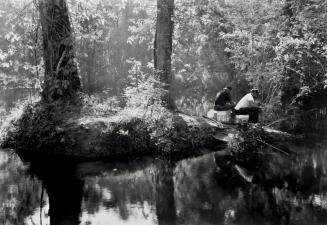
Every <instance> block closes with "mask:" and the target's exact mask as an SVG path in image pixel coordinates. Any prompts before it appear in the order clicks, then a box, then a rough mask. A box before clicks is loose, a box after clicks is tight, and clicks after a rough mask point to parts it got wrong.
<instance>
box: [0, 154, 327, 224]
mask: <svg viewBox="0 0 327 225" xmlns="http://www.w3.org/2000/svg"><path fill="white" fill-rule="evenodd" d="M311 152H313V153H310V154H305V155H303V157H298V158H294V159H289V162H285V161H283V160H282V159H280V158H278V157H277V158H275V159H274V160H275V161H274V160H270V161H269V163H268V164H267V165H268V166H267V167H266V168H265V171H259V172H258V173H257V174H256V177H257V179H256V183H255V184H253V183H248V182H247V181H245V180H244V179H242V177H241V176H240V175H239V174H237V173H234V174H233V173H232V174H226V173H225V172H223V171H222V170H221V169H220V168H219V167H218V166H217V165H216V164H215V161H214V160H213V154H208V155H204V156H202V157H197V158H192V159H186V160H182V161H180V162H176V163H175V164H172V163H169V162H167V161H162V160H159V159H158V160H154V159H150V160H142V161H135V162H133V163H106V162H90V163H71V162H68V163H64V162H62V161H60V163H59V162H55V161H52V162H51V161H50V162H48V161H47V162H45V161H43V163H35V162H32V163H31V166H30V167H29V170H27V167H26V166H24V164H23V163H21V162H20V160H19V159H18V158H17V157H15V156H12V157H7V155H6V154H5V153H3V152H0V156H1V157H0V161H1V162H0V177H1V179H0V182H1V186H0V210H1V211H0V224H10V225H11V224H12V225H16V224H41V221H43V224H49V222H50V224H51V225H65V224H70V225H73V224H82V225H86V224H90V225H92V224H98V225H102V224H116V225H119V224H133V225H135V224H140V225H141V224H142V225H146V224H164V225H168V224H172V225H174V224H190V225H191V224H204V225H206V224H233V225H247V224H249V225H250V224H251V225H256V224H258V225H259V224H269V225H275V224H276V225H277V224H285V225H286V224H297V225H305V224H312V225H322V224H327V197H326V196H327V175H326V173H327V168H326V165H325V163H324V162H325V160H326V159H327V152H325V151H323V150H321V151H311ZM34 175H36V176H34ZM42 185H43V187H44V190H45V194H44V199H43V203H42V204H41V193H42ZM47 196H48V197H47ZM46 203H48V204H49V205H46ZM41 206H44V207H43V208H44V209H43V213H42V214H41V218H42V220H41V218H40V217H39V215H37V214H40V207H41ZM47 208H49V211H47ZM47 213H48V214H49V216H50V220H47V219H46V215H45V214H47ZM32 221H33V223H32Z"/></svg>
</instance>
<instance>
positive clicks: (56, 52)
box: [39, 0, 80, 102]
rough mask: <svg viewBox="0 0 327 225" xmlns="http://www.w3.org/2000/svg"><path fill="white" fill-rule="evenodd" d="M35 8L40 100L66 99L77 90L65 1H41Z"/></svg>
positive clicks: (77, 78) (77, 84)
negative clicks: (39, 39) (40, 55)
mask: <svg viewBox="0 0 327 225" xmlns="http://www.w3.org/2000/svg"><path fill="white" fill-rule="evenodd" d="M39 11H40V21H41V25H42V37H43V58H44V64H45V77H44V89H43V93H42V99H43V100H44V101H50V102H51V101H53V100H58V99H67V97H72V96H74V95H75V94H76V92H77V91H78V90H80V79H79V77H78V73H77V65H76V62H75V54H74V49H73V40H72V35H71V26H70V21H69V17H68V8H67V4H66V1H65V0H41V2H40V6H39Z"/></svg>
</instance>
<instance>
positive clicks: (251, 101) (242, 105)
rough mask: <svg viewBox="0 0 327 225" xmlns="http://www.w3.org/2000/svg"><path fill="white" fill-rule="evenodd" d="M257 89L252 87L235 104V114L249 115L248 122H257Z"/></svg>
mask: <svg viewBox="0 0 327 225" xmlns="http://www.w3.org/2000/svg"><path fill="white" fill-rule="evenodd" d="M258 95H259V90H258V89H252V90H251V92H250V93H248V94H246V95H245V96H244V97H243V98H242V99H241V100H240V101H239V102H238V103H237V104H236V106H235V115H249V123H257V122H258V119H259V112H260V107H259V103H258V101H257V98H258Z"/></svg>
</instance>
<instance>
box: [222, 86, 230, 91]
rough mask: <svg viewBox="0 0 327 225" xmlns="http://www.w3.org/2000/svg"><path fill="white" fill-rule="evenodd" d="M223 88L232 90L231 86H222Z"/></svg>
mask: <svg viewBox="0 0 327 225" xmlns="http://www.w3.org/2000/svg"><path fill="white" fill-rule="evenodd" d="M224 89H225V90H227V89H229V90H230V91H231V90H232V87H231V86H226V87H224Z"/></svg>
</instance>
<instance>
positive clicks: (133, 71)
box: [0, 0, 327, 133]
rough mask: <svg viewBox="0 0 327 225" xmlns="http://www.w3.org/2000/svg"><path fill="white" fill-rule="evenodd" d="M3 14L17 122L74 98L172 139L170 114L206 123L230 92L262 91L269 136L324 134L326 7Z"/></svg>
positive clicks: (7, 103) (79, 7) (151, 6)
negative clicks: (278, 132) (39, 106)
mask: <svg viewBox="0 0 327 225" xmlns="http://www.w3.org/2000/svg"><path fill="white" fill-rule="evenodd" d="M1 4H2V10H1V11H0V13H1V14H0V20H1V23H2V26H1V34H0V46H1V48H0V85H1V106H2V107H1V110H2V111H1V113H2V115H8V114H10V113H9V111H10V110H11V112H12V113H11V114H10V117H11V119H12V118H13V117H18V112H19V111H21V110H18V109H17V108H22V106H24V105H26V104H29V105H30V107H31V104H35V102H38V101H39V100H40V99H41V103H46V104H57V103H56V102H58V101H61V100H63V99H67V98H68V99H73V98H74V96H75V97H76V96H78V97H77V98H78V99H79V100H78V101H79V103H77V102H76V101H75V103H74V104H75V105H76V104H81V105H83V107H82V108H80V109H79V110H80V111H81V112H82V114H83V115H89V116H90V115H92V116H104V115H107V116H108V115H109V116H112V115H119V116H120V117H123V118H126V117H127V118H129V119H131V118H139V119H141V120H146V122H147V129H149V128H148V127H149V126H150V127H151V126H152V127H158V126H159V127H165V126H166V128H167V127H169V125H167V123H170V122H169V119H170V118H169V115H170V113H171V112H172V111H169V110H170V109H173V110H179V111H182V112H184V113H188V114H190V115H197V116H201V115H204V114H206V112H207V111H208V110H209V109H210V108H213V103H214V99H215V96H216V93H217V92H218V91H220V90H221V89H222V88H223V87H225V86H226V85H229V86H231V87H232V88H233V90H232V96H233V99H235V100H238V99H240V98H241V97H242V96H243V95H244V94H246V93H247V92H248V91H249V89H251V88H253V87H255V88H258V89H259V91H260V101H261V102H262V103H263V104H262V105H263V119H262V121H263V122H264V123H265V124H274V125H276V127H278V128H279V129H284V130H286V131H296V132H303V131H308V130H310V131H315V132H316V131H317V130H319V131H322V130H324V128H325V122H324V121H325V117H326V105H327V101H326V95H327V89H326V86H327V74H326V65H327V40H326V37H327V28H326V26H325V24H326V22H327V3H326V2H325V1H324V0H310V1H295V0H265V1H259V0H253V1H248V2H244V1H241V0H219V1H213V0H201V1H182V0H175V1H173V0H160V1H158V2H153V1H147V0H145V1H140V0H126V1H115V0H112V1H111V0H106V1H104V0H97V1H92V2H89V1H82V0H81V1H75V0H70V1H63V0H52V1H41V0H39V1H38V0H35V1H21V0H10V1H1ZM77 98H75V100H76V99H77ZM22 99H25V100H22ZM17 100H19V103H18V104H17V105H18V106H17V107H16V108H15V107H14V110H12V108H13V103H14V102H16V101H17ZM23 102H25V104H23ZM69 104H73V103H72V102H70V103H69ZM54 107H55V108H56V109H57V110H58V109H60V107H61V106H59V105H55V106H54ZM32 108H33V107H32ZM50 108H51V107H48V112H50V111H51V112H53V111H52V110H51V109H50ZM34 110H35V108H34ZM27 111H28V110H25V114H23V115H25V117H26V118H29V117H32V116H31V115H32V114H33V109H31V108H30V113H31V114H28V113H26V112H27ZM59 111H60V110H58V112H59ZM68 111H69V110H68ZM36 112H37V113H40V111H37V110H36ZM42 112H43V113H44V114H47V112H46V111H44V110H43V111H42ZM34 114H36V113H35V112H34ZM65 117H69V116H68V115H66V116H65ZM23 118H24V116H23ZM52 119H53V118H52ZM34 120H35V121H36V120H38V119H37V118H34ZM55 120H56V119H55ZM22 121H24V119H23V120H22ZM25 121H26V120H25ZM35 121H34V122H35ZM158 121H159V122H158ZM163 121H164V122H163ZM32 124H33V123H32ZM34 124H35V123H34ZM25 125H26V126H25V128H27V127H28V125H27V124H26V123H25ZM30 125H31V124H30ZM39 128H40V129H44V128H45V127H44V126H41V127H39ZM166 128H163V130H161V132H164V130H165V129H166ZM35 129H37V128H35ZM49 129H50V128H49ZM150 129H151V128H150ZM152 132H157V131H153V130H152ZM159 133H160V132H159Z"/></svg>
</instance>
